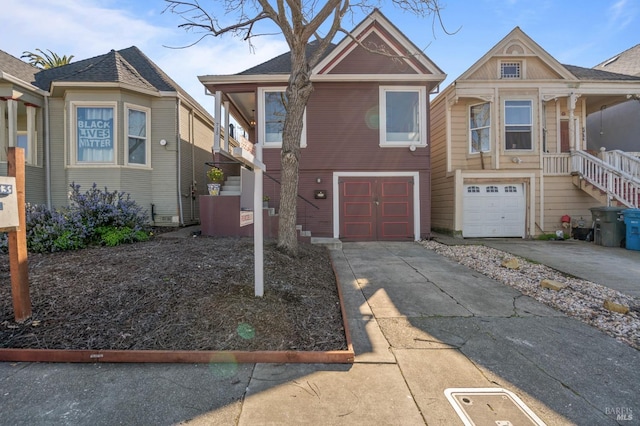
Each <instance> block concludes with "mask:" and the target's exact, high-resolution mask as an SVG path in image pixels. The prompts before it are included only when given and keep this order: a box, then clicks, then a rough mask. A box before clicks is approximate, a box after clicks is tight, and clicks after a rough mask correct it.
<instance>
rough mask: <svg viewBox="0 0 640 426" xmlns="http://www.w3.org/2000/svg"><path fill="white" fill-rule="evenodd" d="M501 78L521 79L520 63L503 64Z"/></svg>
mask: <svg viewBox="0 0 640 426" xmlns="http://www.w3.org/2000/svg"><path fill="white" fill-rule="evenodd" d="M500 78H520V62H502V63H501V64H500Z"/></svg>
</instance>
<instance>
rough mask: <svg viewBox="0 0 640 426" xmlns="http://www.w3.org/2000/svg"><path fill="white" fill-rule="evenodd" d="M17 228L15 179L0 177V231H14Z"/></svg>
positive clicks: (18, 220) (18, 221) (18, 224)
mask: <svg viewBox="0 0 640 426" xmlns="http://www.w3.org/2000/svg"><path fill="white" fill-rule="evenodd" d="M19 226H20V218H19V216H18V194H17V193H16V178H15V177H12V176H0V231H15V230H16V229H18V227H19Z"/></svg>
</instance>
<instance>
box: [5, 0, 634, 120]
mask: <svg viewBox="0 0 640 426" xmlns="http://www.w3.org/2000/svg"><path fill="white" fill-rule="evenodd" d="M200 1H201V4H203V5H206V4H210V5H212V7H219V6H216V5H219V4H220V3H221V2H214V1H210V0H209V1H208V0H200ZM441 4H442V5H443V10H442V19H443V23H444V25H445V28H446V29H447V30H448V31H449V32H454V31H456V30H457V32H456V33H455V34H454V35H447V34H446V33H445V32H444V31H443V29H442V28H441V27H440V26H439V24H436V25H435V26H433V25H432V21H431V19H430V18H428V19H418V18H416V17H415V16H413V15H411V14H408V13H403V12H401V11H398V10H397V9H394V7H393V6H392V4H391V2H384V1H382V2H380V5H381V11H382V13H383V14H385V16H387V18H389V20H391V22H393V23H394V24H395V25H396V26H397V27H398V28H399V29H400V30H401V31H402V32H403V33H404V34H405V35H406V36H407V37H409V39H411V40H412V41H413V42H414V44H416V45H417V46H418V47H420V48H424V49H425V50H424V51H425V53H426V55H427V56H428V57H429V58H430V59H431V60H432V61H434V62H435V63H436V64H437V65H438V66H439V67H440V68H441V69H442V70H443V71H444V72H445V73H447V74H448V78H447V80H446V81H445V83H444V85H443V88H444V87H445V86H446V85H448V84H449V83H450V82H452V81H453V80H454V79H455V78H456V77H458V76H459V75H460V74H462V73H463V72H464V71H465V70H466V69H468V68H469V67H470V66H471V65H473V63H475V62H476V61H477V60H478V59H480V57H482V56H483V55H484V54H485V53H486V52H487V51H488V50H489V49H490V48H492V47H493V46H494V45H495V44H496V43H497V42H498V41H500V40H501V39H502V38H503V37H504V36H505V35H507V33H509V32H510V31H511V30H512V29H513V28H514V27H516V26H519V27H520V28H521V29H522V30H523V31H524V32H525V33H526V34H528V35H529V36H530V37H531V38H533V39H534V40H535V41H536V42H537V43H538V44H539V45H541V46H542V48H544V49H545V50H546V51H547V52H548V53H550V54H551V55H552V56H554V57H555V58H556V59H557V60H559V61H560V62H561V63H564V64H571V65H579V66H583V67H592V66H594V65H596V64H598V63H600V62H602V61H604V60H605V59H608V58H610V57H612V56H614V55H615V54H617V53H620V52H622V51H624V50H626V49H628V48H630V47H632V46H635V45H636V44H638V43H640V1H638V0H617V1H616V0H441ZM165 6H166V3H165V2H164V1H163V0H2V10H3V19H2V25H0V50H4V51H5V52H7V53H9V54H11V55H13V56H16V57H18V58H19V57H20V56H21V55H22V53H23V52H24V51H35V49H36V48H40V49H43V50H46V49H50V50H51V51H53V52H55V53H57V54H59V55H74V60H81V59H86V58H90V57H93V56H97V55H102V54H104V53H107V52H109V51H110V50H111V49H116V50H119V49H123V48H127V47H130V46H137V47H138V48H140V50H142V51H143V52H144V53H145V54H146V55H147V56H148V57H149V58H151V60H152V61H154V62H155V63H156V64H158V65H159V66H160V67H161V68H162V69H163V70H164V71H165V72H166V73H167V74H168V75H169V76H170V77H171V78H173V79H174V80H175V81H176V82H177V83H178V84H180V85H181V86H182V87H183V88H184V89H185V90H187V91H188V92H189V93H190V94H191V95H192V96H194V97H195V98H196V99H197V100H198V101H199V102H200V103H201V104H202V105H203V106H204V107H206V108H207V109H208V110H209V111H211V110H212V109H213V108H212V106H213V100H212V98H210V97H206V96H204V88H203V87H202V85H201V84H200V83H199V81H198V79H197V76H199V75H207V74H233V73H236V72H239V71H242V70H244V69H247V68H249V67H251V66H253V65H257V64H259V63H262V62H264V61H266V60H268V59H271V58H272V57H274V56H277V55H279V54H281V53H284V52H285V51H287V50H288V49H287V46H286V43H285V42H284V40H283V38H282V36H281V35H278V34H274V35H267V36H263V37H258V38H255V39H254V41H253V44H254V49H253V50H250V48H249V46H248V45H247V43H246V42H244V41H242V40H239V39H237V38H234V37H232V36H225V37H223V38H213V37H207V38H205V39H204V40H202V41H201V42H199V43H198V44H196V45H194V46H192V47H188V48H185V49H170V48H168V47H166V46H171V47H180V46H186V45H188V44H191V43H193V42H194V41H196V40H197V39H198V38H199V36H198V35H197V34H193V33H187V32H185V31H184V30H183V29H180V28H178V25H179V24H180V23H182V22H183V21H182V20H181V17H180V16H177V15H174V14H171V13H169V12H166V13H162V12H163V10H164V8H165ZM212 10H213V9H212ZM363 17H364V16H363V15H362V14H358V15H355V16H354V17H349V18H348V19H347V20H346V21H345V22H344V26H345V27H346V28H352V27H353V26H355V25H356V24H357V23H358V22H360V21H361V20H362V19H363ZM223 19H228V20H229V22H231V20H232V17H231V16H228V17H224V16H223ZM258 29H260V28H258Z"/></svg>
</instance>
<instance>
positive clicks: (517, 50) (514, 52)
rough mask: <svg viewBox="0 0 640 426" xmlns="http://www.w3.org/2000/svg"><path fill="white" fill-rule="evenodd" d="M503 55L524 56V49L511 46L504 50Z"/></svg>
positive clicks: (518, 46)
mask: <svg viewBox="0 0 640 426" xmlns="http://www.w3.org/2000/svg"><path fill="white" fill-rule="evenodd" d="M504 53H506V54H507V55H524V48H523V47H522V46H520V45H519V44H512V45H511V46H508V47H507V48H506V49H505V51H504Z"/></svg>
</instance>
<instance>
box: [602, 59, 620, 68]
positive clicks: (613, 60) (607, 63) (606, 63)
mask: <svg viewBox="0 0 640 426" xmlns="http://www.w3.org/2000/svg"><path fill="white" fill-rule="evenodd" d="M619 57H620V56H616V57H614V58H611V59H609V60H608V61H607V62H605V63H604V64H602V66H603V67H606V66H607V65H611V64H612V63H614V62H615V61H617V60H618V58H619Z"/></svg>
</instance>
